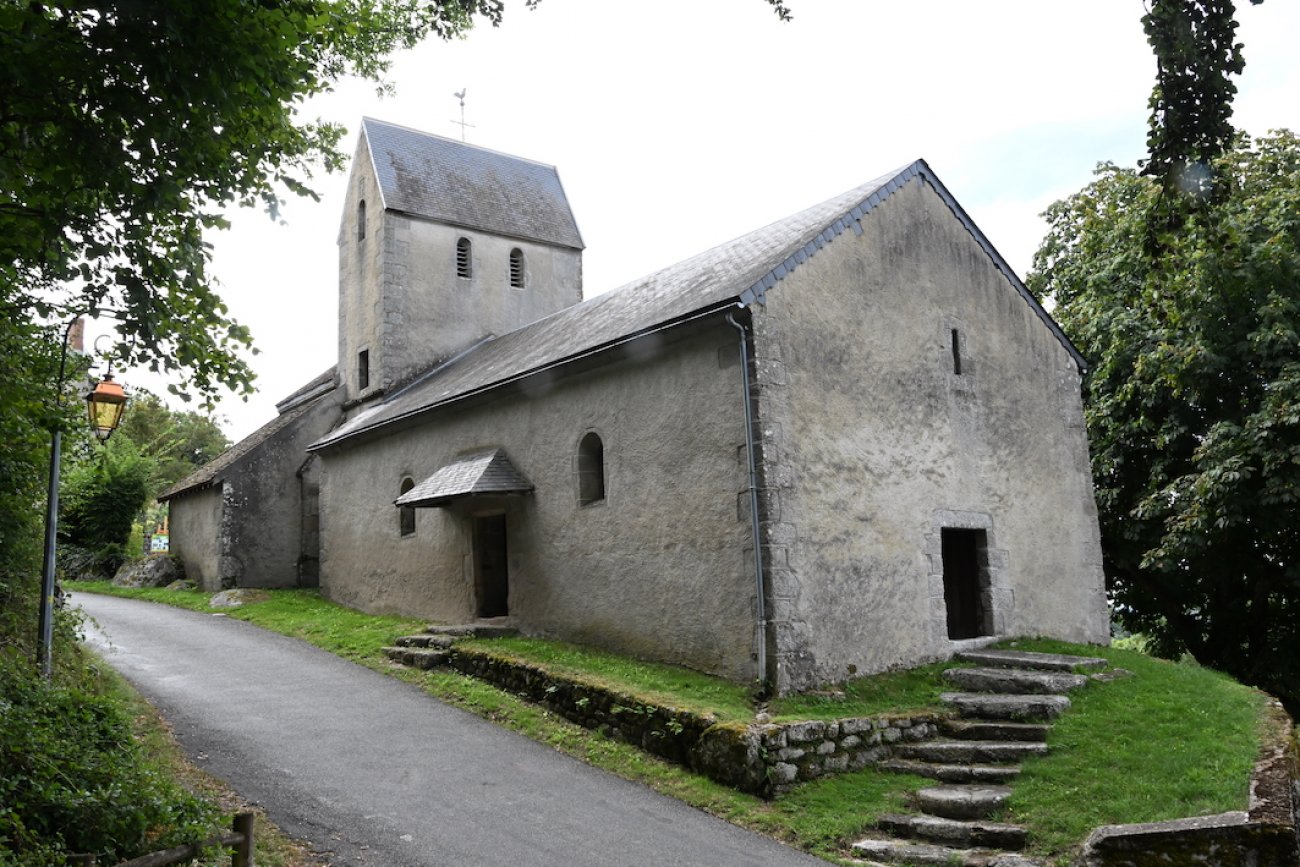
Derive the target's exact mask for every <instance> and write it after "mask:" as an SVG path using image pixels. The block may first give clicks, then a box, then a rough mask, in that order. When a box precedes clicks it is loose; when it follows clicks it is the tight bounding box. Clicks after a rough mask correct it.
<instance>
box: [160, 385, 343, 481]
mask: <svg viewBox="0 0 1300 867" xmlns="http://www.w3.org/2000/svg"><path fill="white" fill-rule="evenodd" d="M334 373H335V368H334V367H333V366H331V367H330V369H329V370H327V371H325V372H324V373H322V374H321V375H320V376H317V377H316V378H314V379H312V380H311V381H310V382H308V383H307V384H306V385H304V386H303V387H302V388H299V389H297V390H295V391H294V392H293V393H292V394H290V395H289V396H288V397H286V398H285V399H284V400H282V401H280V403H279V404H277V407H285V406H287V405H289V404H291V402H294V401H295V399H297V400H298V402H296V403H293V405H292V406H290V407H289V408H287V409H283V410H281V412H280V414H279V415H277V416H276V417H275V418H273V419H271V420H270V421H269V422H267V423H266V424H264V425H262V426H261V427H260V428H258V429H257V430H255V431H253V432H252V433H251V434H249V435H248V436H246V437H244V438H243V439H242V440H240V441H239V442H237V443H235V444H234V445H232V446H231V447H230V448H228V449H226V450H225V451H224V452H222V453H221V454H219V455H217V456H216V457H215V458H213V459H212V460H210V461H208V462H207V463H206V464H204V465H203V466H201V467H199V468H198V469H197V470H195V471H194V472H192V473H190V474H189V475H188V476H186V477H185V478H183V479H181V480H180V481H179V482H177V483H176V484H174V485H172V486H171V487H170V488H168V489H167V490H165V491H163V492H162V493H161V494H159V495H158V502H160V503H165V502H167V501H168V500H171V499H174V498H175V497H179V496H180V495H181V494H186V493H189V492H191V491H195V490H199V489H201V488H206V487H208V486H210V485H215V484H218V483H220V482H221V481H222V479H223V478H225V473H226V470H228V469H230V468H231V467H232V466H234V465H235V464H237V463H238V462H239V461H240V460H242V459H243V458H244V457H245V456H246V455H248V454H249V453H250V452H252V451H253V450H254V449H256V448H257V447H258V446H260V445H262V443H264V442H266V441H267V440H269V439H270V438H271V437H273V436H275V435H276V434H277V433H279V432H280V431H282V430H284V429H285V428H286V427H288V426H289V425H291V424H293V423H294V422H295V421H297V420H298V419H300V418H302V416H303V415H305V414H306V413H307V412H308V410H310V409H311V408H312V407H313V406H315V405H316V401H317V400H319V399H320V398H321V397H324V396H325V395H326V394H328V393H329V392H330V391H332V390H333V384H334V382H335V379H334ZM313 392H314V393H313ZM308 394H310V395H311V397H310V399H302V398H303V396H305V395H308Z"/></svg>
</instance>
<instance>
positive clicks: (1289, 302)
mask: <svg viewBox="0 0 1300 867" xmlns="http://www.w3.org/2000/svg"><path fill="white" fill-rule="evenodd" d="M1214 171H1215V174H1216V177H1218V178H1219V182H1220V183H1221V184H1222V186H1223V195H1222V196H1220V197H1218V198H1217V199H1215V200H1214V201H1212V202H1210V203H1207V205H1206V206H1205V207H1204V208H1201V209H1197V210H1195V211H1190V212H1188V214H1187V215H1186V217H1185V220H1184V221H1183V222H1181V223H1180V224H1179V225H1178V226H1177V227H1176V229H1173V230H1168V231H1165V232H1163V234H1162V235H1161V237H1160V239H1159V246H1160V247H1161V249H1162V250H1163V253H1162V255H1160V256H1158V257H1152V256H1149V255H1148V251H1147V250H1146V248H1145V244H1144V242H1143V239H1144V238H1145V237H1146V231H1147V227H1148V226H1149V225H1150V219H1149V218H1150V213H1151V211H1152V209H1155V208H1159V207H1161V204H1160V198H1161V190H1160V187H1159V184H1158V182H1157V181H1155V180H1153V179H1150V178H1146V177H1142V176H1140V175H1138V174H1137V173H1135V172H1133V171H1130V170H1126V169H1121V168H1117V167H1115V166H1112V165H1105V166H1102V167H1101V168H1100V169H1099V170H1098V176H1097V179H1096V180H1095V181H1094V182H1093V183H1092V184H1090V185H1089V186H1088V187H1086V188H1085V189H1084V190H1083V191H1081V192H1079V193H1077V194H1076V195H1074V196H1072V197H1070V198H1069V199H1067V200H1065V201H1063V202H1059V203H1057V204H1056V205H1054V206H1052V208H1051V209H1049V210H1048V212H1047V215H1046V216H1047V219H1048V222H1049V226H1050V228H1049V233H1048V235H1047V238H1046V239H1045V240H1044V242H1043V245H1042V247H1041V248H1040V250H1039V251H1038V254H1037V256H1036V258H1035V272H1034V273H1033V274H1032V275H1031V276H1030V278H1029V283H1030V286H1031V288H1032V289H1033V290H1034V291H1035V293H1036V294H1038V296H1039V297H1040V298H1046V299H1049V300H1050V301H1051V302H1054V303H1055V310H1054V315H1055V316H1056V317H1057V319H1058V320H1059V321H1060V323H1061V325H1062V326H1063V327H1064V329H1065V330H1066V332H1067V333H1069V334H1070V335H1071V337H1072V338H1073V339H1074V340H1075V342H1076V343H1077V344H1078V346H1079V348H1080V350H1081V351H1082V352H1083V354H1084V356H1085V357H1086V358H1089V359H1091V360H1092V362H1093V364H1094V368H1093V370H1092V372H1091V374H1090V376H1089V378H1088V380H1087V382H1086V394H1085V397H1086V406H1085V412H1086V417H1087V423H1088V431H1089V435H1090V438H1091V442H1092V450H1093V468H1094V475H1095V477H1096V486H1097V503H1098V508H1099V517H1100V521H1101V527H1102V544H1103V552H1104V555H1105V561H1106V562H1105V566H1106V573H1107V580H1108V587H1109V590H1110V593H1111V597H1112V600H1113V601H1114V603H1115V611H1116V615H1117V616H1118V618H1119V620H1120V621H1121V622H1122V623H1123V624H1124V626H1125V627H1127V628H1128V629H1129V630H1131V631H1133V632H1142V633H1145V634H1146V635H1148V636H1149V637H1150V638H1151V639H1152V641H1153V647H1154V648H1155V649H1156V650H1158V651H1159V652H1161V653H1162V654H1164V655H1170V656H1177V654H1178V653H1180V652H1181V651H1183V650H1186V651H1189V652H1190V653H1192V654H1193V655H1194V656H1195V658H1196V659H1197V660H1199V661H1200V662H1201V663H1203V664H1205V665H1208V666H1211V667H1214V668H1217V669H1220V670H1222V671H1227V672H1229V673H1231V674H1233V675H1234V676H1236V677H1237V678H1239V679H1241V680H1243V681H1245V682H1246V683H1250V684H1254V685H1257V686H1260V687H1262V688H1264V689H1267V690H1269V691H1270V692H1273V693H1274V694H1276V695H1278V696H1279V697H1281V698H1283V700H1284V701H1286V702H1287V703H1288V704H1289V706H1290V707H1291V709H1292V711H1293V712H1295V711H1296V710H1298V709H1300V654H1296V652H1295V648H1296V647H1297V646H1300V515H1298V514H1297V509H1298V508H1300V507H1298V505H1297V504H1300V142H1298V141H1297V139H1296V137H1295V136H1294V135H1292V134H1291V133H1289V132H1285V131H1282V132H1277V133H1274V134H1273V135H1270V136H1267V137H1264V138H1260V139H1257V140H1255V141H1254V142H1253V143H1252V142H1251V141H1249V140H1246V139H1242V140H1240V141H1238V143H1237V144H1236V146H1235V147H1234V148H1233V149H1232V150H1231V151H1230V152H1228V153H1226V154H1225V155H1224V156H1223V157H1221V158H1220V159H1218V160H1217V161H1215V163H1214Z"/></svg>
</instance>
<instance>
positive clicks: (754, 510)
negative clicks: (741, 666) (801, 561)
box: [727, 312, 771, 694]
mask: <svg viewBox="0 0 1300 867" xmlns="http://www.w3.org/2000/svg"><path fill="white" fill-rule="evenodd" d="M727 321H728V322H730V323H731V326H732V327H733V328H735V329H736V330H737V331H739V332H740V377H741V383H742V384H743V386H744V388H743V390H744V397H745V455H746V457H747V459H748V462H749V523H750V529H751V531H752V534H753V543H754V590H755V593H754V598H755V599H756V600H757V603H756V605H755V606H754V613H755V620H756V623H755V626H756V627H757V630H758V682H759V686H760V688H761V690H762V692H763V693H765V694H766V693H767V692H768V689H769V687H770V686H771V684H769V683H768V676H767V599H766V594H765V592H764V590H763V547H762V545H761V544H760V538H761V535H760V528H759V521H758V460H757V458H756V456H755V455H756V452H755V448H754V403H753V396H752V394H751V382H750V378H749V345H748V341H747V338H748V332H747V331H746V330H745V326H743V325H741V324H740V323H739V322H737V321H736V318H735V314H734V312H729V313H728V314H727Z"/></svg>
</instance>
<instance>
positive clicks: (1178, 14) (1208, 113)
mask: <svg viewBox="0 0 1300 867" xmlns="http://www.w3.org/2000/svg"><path fill="white" fill-rule="evenodd" d="M1251 2H1253V3H1260V2H1262V0H1251ZM1235 16H1236V9H1235V6H1234V3H1233V0H1153V2H1152V3H1151V5H1150V7H1149V9H1148V11H1147V14H1146V15H1144V16H1142V27H1143V29H1144V30H1145V31H1146V34H1147V41H1148V42H1149V43H1150V44H1151V48H1152V51H1153V52H1154V53H1155V56H1156V86H1155V89H1154V90H1152V92H1151V101H1150V108H1151V120H1150V123H1149V129H1148V132H1147V150H1148V153H1149V158H1148V160H1147V162H1146V165H1145V168H1144V170H1143V172H1144V174H1148V175H1152V176H1153V177H1156V178H1158V179H1160V180H1161V181H1162V182H1163V183H1164V185H1165V188H1166V189H1171V188H1173V187H1175V186H1179V185H1186V187H1187V188H1188V189H1190V190H1194V191H1199V190H1200V188H1201V186H1202V184H1208V183H1209V173H1208V172H1206V173H1205V174H1203V175H1201V174H1198V173H1196V172H1189V168H1190V167H1194V166H1200V167H1208V165H1209V163H1210V161H1212V160H1214V159H1216V158H1218V157H1219V156H1220V155H1221V154H1222V153H1223V152H1224V150H1226V149H1227V148H1228V147H1229V146H1231V143H1232V140H1233V138H1234V136H1235V135H1236V131H1235V130H1234V129H1233V127H1232V123H1231V122H1230V118H1231V117H1232V98H1233V96H1234V95H1236V93H1237V86H1236V85H1235V84H1233V83H1232V80H1231V78H1230V76H1233V75H1240V74H1241V71H1242V70H1243V69H1245V67H1246V61H1245V59H1244V58H1243V57H1242V54H1241V44H1240V43H1238V42H1236V41H1235V40H1236V34H1237V20H1236V17H1235Z"/></svg>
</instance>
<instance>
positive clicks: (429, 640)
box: [393, 632, 456, 650]
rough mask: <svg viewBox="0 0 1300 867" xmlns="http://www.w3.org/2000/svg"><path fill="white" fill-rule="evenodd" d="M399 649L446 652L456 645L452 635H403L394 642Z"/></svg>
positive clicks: (426, 633) (425, 633) (423, 633)
mask: <svg viewBox="0 0 1300 867" xmlns="http://www.w3.org/2000/svg"><path fill="white" fill-rule="evenodd" d="M393 643H394V644H396V645H397V646H398V647H440V648H443V649H444V650H445V649H446V648H448V647H451V646H452V645H453V644H455V643H456V638H455V636H452V635H432V634H430V633H428V632H421V633H420V634H419V635H403V636H402V637H401V638H398V639H397V640H396V641H394V642H393Z"/></svg>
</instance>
